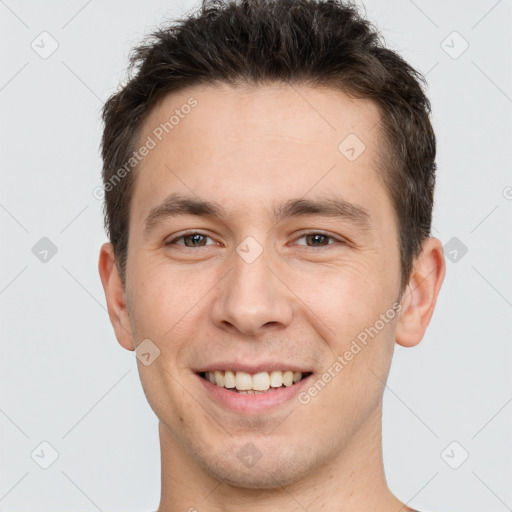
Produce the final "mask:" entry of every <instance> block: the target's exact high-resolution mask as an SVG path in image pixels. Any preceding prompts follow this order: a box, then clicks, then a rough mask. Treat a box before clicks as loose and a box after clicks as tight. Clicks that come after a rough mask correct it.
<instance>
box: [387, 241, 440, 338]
mask: <svg viewBox="0 0 512 512" xmlns="http://www.w3.org/2000/svg"><path fill="white" fill-rule="evenodd" d="M445 272H446V263H445V259H444V252H443V246H442V244H441V242H440V240H438V239H437V238H433V237H432V238H427V239H426V240H425V241H424V242H423V245H422V251H421V253H420V255H419V256H418V257H417V258H416V259H415V261H414V268H413V270H412V273H411V277H410V279H409V283H408V285H407V288H406V290H405V292H404V295H403V297H402V311H401V312H400V316H399V318H398V322H397V328H396V338H395V339H396V342H397V343H398V344H399V345H402V346H404V347H413V346H415V345H417V344H418V343H419V342H420V341H421V340H422V338H423V336H424V334H425V330H426V329H427V326H428V324H429V322H430V319H431V318H432V314H433V313H434V308H435V305H436V301H437V297H438V295H439V290H440V289H441V285H442V284H443V280H444V276H445Z"/></svg>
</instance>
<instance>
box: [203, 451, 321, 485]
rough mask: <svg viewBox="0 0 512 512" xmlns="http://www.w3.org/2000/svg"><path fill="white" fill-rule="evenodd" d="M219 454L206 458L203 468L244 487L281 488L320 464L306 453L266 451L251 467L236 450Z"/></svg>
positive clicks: (229, 482) (216, 476)
mask: <svg viewBox="0 0 512 512" xmlns="http://www.w3.org/2000/svg"><path fill="white" fill-rule="evenodd" d="M217 455H218V458H215V459H214V458H210V457H208V458H207V459H203V460H202V461H201V466H202V467H203V469H204V470H205V471H206V472H207V473H209V474H210V475H211V476H213V477H214V478H216V479H218V480H221V481H223V482H224V483H225V484H228V485H230V486H233V487H239V488H245V489H269V490H271V489H279V488H281V487H283V486H287V485H290V484H293V483H295V482H297V481H299V480H300V479H301V478H303V477H304V476H305V475H306V474H308V473H310V472H311V471H313V469H314V468H313V466H316V465H317V463H316V461H313V460H311V459H308V457H307V456H305V455H304V454H303V453H287V454H284V453H273V454H272V453H268V452H267V453H266V454H265V453H264V454H262V456H261V458H260V459H259V460H258V461H257V462H256V463H255V464H254V465H253V466H252V467H244V465H243V464H241V462H240V460H239V459H238V457H237V454H236V453H234V452H232V453H227V452H226V451H223V452H222V453H218V454H217ZM265 459H266V460H265Z"/></svg>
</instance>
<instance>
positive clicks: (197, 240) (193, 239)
mask: <svg viewBox="0 0 512 512" xmlns="http://www.w3.org/2000/svg"><path fill="white" fill-rule="evenodd" d="M208 238H210V237H209V236H206V235H203V234H202V233H187V234H185V235H181V236H178V237H176V238H173V239H172V240H170V241H169V242H167V243H166V245H183V246H185V247H205V246H206V245H211V244H206V243H204V242H206V240H207V239H208ZM181 240H183V243H180V242H179V241H181Z"/></svg>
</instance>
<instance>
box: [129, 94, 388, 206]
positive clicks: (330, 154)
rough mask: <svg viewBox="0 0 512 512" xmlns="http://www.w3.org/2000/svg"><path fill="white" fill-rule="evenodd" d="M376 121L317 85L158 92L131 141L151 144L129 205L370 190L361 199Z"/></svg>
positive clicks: (356, 102) (365, 103)
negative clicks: (187, 196)
mask: <svg viewBox="0 0 512 512" xmlns="http://www.w3.org/2000/svg"><path fill="white" fill-rule="evenodd" d="M379 120H380V114H379V111H378V108H377V107H376V105H374V104H373V102H371V101H369V100H361V99H354V98H351V97H349V96H348V95H347V94H345V93H343V92H341V91H339V90H334V89H330V88H326V87H322V88H313V87H309V86H298V85H288V84H271V85H265V86H243V87H241V86H237V87H233V86H230V85H226V84H216V85H211V84H210V85H206V86H195V87H191V88H188V89H185V90H182V91H179V92H177V93H171V94H168V95H167V96H165V97H164V98H163V99H162V100H161V101H160V102H159V103H158V104H157V105H156V106H155V107H154V108H153V109H152V111H151V112H150V114H149V115H148V117H147V118H146V120H145V122H144V125H143V127H142V130H141V134H140V136H139V145H143V144H144V143H145V142H146V141H148V140H149V139H151V140H152V141H153V142H154V147H153V149H151V150H150V151H149V152H148V154H147V155H146V156H145V157H144V158H143V159H142V161H141V162H140V164H139V165H138V168H137V173H136V176H137V178H136V179H137V183H136V187H135V194H134V197H133V201H134V203H135V204H134V205H133V206H134V207H140V208H141V209H143V210H145V211H146V212H147V210H148V208H150V207H152V206H154V204H155V203H157V202H159V201H161V200H162V199H164V198H165V196H166V195H168V194H169V193H172V192H175V191H179V192H188V193H191V192H193V193H195V194H197V195H199V196H212V195H213V196H215V197H216V199H217V200H219V201H223V200H224V199H226V198H227V197H228V196H227V194H225V193H224V192H223V191H230V195H229V200H230V202H231V203H234V202H235V201H236V196H233V194H232V192H233V191H238V192H239V193H240V196H243V198H244V201H245V202H246V203H247V201H251V202H252V203H254V202H257V201H260V203H261V200H262V199H263V200H265V198H268V197H270V196H271V195H272V196H273V197H274V198H275V199H278V198H277V196H279V195H281V196H283V198H285V197H286V196H287V195H290V194H292V195H293V196H301V195H304V194H306V193H307V191H308V189H312V188H315V193H319V192H321V191H322V189H323V190H324V191H326V192H332V190H333V187H340V186H341V189H345V190H347V189H349V188H350V187H354V186H356V188H359V189H360V192H361V193H363V192H364V189H365V188H366V189H368V187H370V189H371V188H372V186H373V188H374V189H375V190H367V193H368V194H370V196H371V195H372V193H374V192H375V191H376V190H377V189H376V188H375V184H376V182H379V181H380V180H379V179H378V177H377V173H378V172H380V171H379V168H380V164H379V160H380V158H379V157H380V149H381V148H380V137H379V133H380V132H379V129H378V125H379ZM333 169H334V171H333V172H331V170H333ZM376 171H377V172H376ZM372 183H373V185H371V184H372ZM370 185H371V186H370ZM167 186H168V189H167V188H166V187H167ZM292 189H294V191H292ZM382 193H383V189H382V188H380V189H379V194H382ZM252 200H254V201H252Z"/></svg>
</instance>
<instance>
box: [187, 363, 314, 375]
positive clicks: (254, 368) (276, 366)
mask: <svg viewBox="0 0 512 512" xmlns="http://www.w3.org/2000/svg"><path fill="white" fill-rule="evenodd" d="M215 370H218V371H225V370H230V371H232V372H246V373H251V374H254V373H260V372H271V371H287V370H291V371H293V372H302V373H309V372H311V370H310V369H305V368H304V367H303V366H302V365H301V366H299V365H296V364H293V363H280V362H276V361H269V362H267V363H265V362H262V363H257V364H250V363H242V362H229V361H220V362H216V363H209V364H208V365H204V366H201V367H200V368H198V369H196V370H194V371H195V372H196V373H202V372H207V371H210V372H212V371H215Z"/></svg>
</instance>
